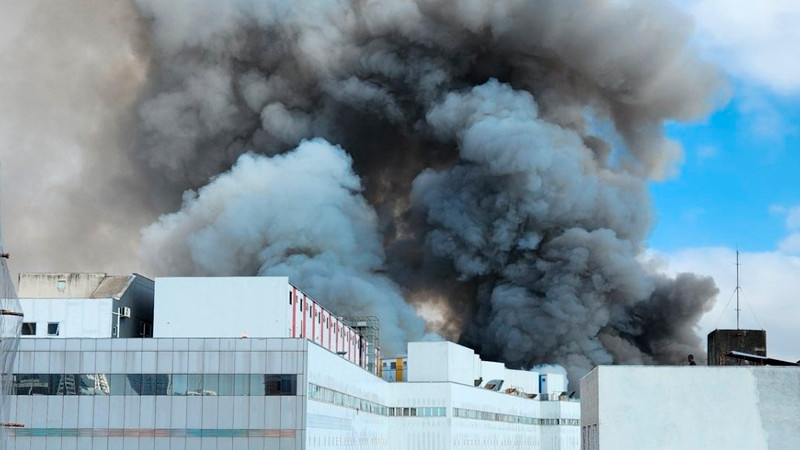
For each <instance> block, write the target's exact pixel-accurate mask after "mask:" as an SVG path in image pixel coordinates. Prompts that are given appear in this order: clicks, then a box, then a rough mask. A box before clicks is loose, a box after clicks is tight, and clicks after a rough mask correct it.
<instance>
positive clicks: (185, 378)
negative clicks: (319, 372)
mask: <svg viewBox="0 0 800 450" xmlns="http://www.w3.org/2000/svg"><path fill="white" fill-rule="evenodd" d="M12 392H13V393H14V394H16V395H189V396H195V395H211V396H214V395H220V396H222V395H224V396H231V395H239V396H261V395H297V375H293V374H99V373H94V374H14V376H13V383H12Z"/></svg>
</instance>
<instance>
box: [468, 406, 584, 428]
mask: <svg viewBox="0 0 800 450" xmlns="http://www.w3.org/2000/svg"><path fill="white" fill-rule="evenodd" d="M453 417H460V418H462V419H476V420H492V421H495V422H508V423H521V424H525V425H580V420H578V419H538V418H535V417H526V416H515V415H513V414H499V413H493V412H488V411H477V410H474V409H466V408H453Z"/></svg>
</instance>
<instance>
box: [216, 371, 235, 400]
mask: <svg viewBox="0 0 800 450" xmlns="http://www.w3.org/2000/svg"><path fill="white" fill-rule="evenodd" d="M233 377H234V375H230V374H220V376H219V391H217V394H219V395H234V379H233Z"/></svg>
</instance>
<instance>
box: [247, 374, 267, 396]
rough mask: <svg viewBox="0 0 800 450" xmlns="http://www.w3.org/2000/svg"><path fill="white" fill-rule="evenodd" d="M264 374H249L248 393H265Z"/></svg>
mask: <svg viewBox="0 0 800 450" xmlns="http://www.w3.org/2000/svg"><path fill="white" fill-rule="evenodd" d="M264 382H265V380H264V375H250V395H267V389H266V385H265V384H264Z"/></svg>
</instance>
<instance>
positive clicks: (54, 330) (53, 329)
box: [47, 322, 59, 336]
mask: <svg viewBox="0 0 800 450" xmlns="http://www.w3.org/2000/svg"><path fill="white" fill-rule="evenodd" d="M58 331H59V326H58V322H49V323H48V324H47V335H48V336H58Z"/></svg>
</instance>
